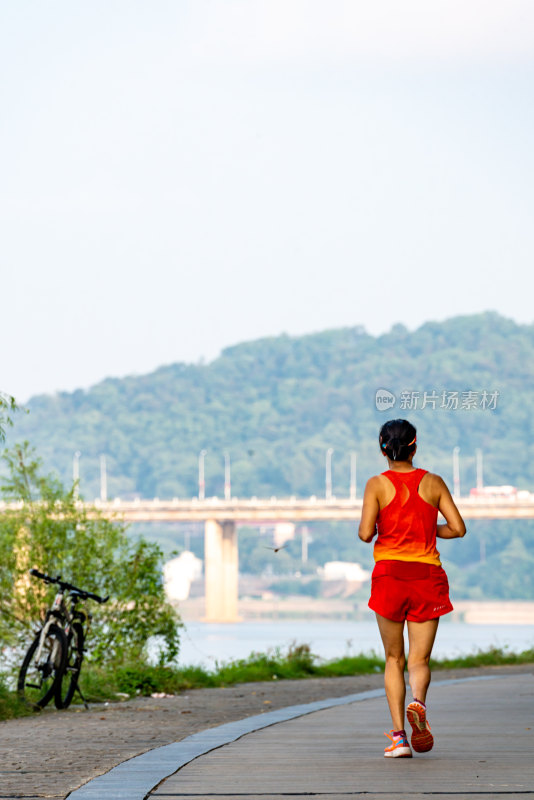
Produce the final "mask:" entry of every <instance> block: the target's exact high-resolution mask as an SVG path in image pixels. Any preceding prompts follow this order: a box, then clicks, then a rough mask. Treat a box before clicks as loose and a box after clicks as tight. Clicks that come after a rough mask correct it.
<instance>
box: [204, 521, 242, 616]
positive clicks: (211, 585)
mask: <svg viewBox="0 0 534 800" xmlns="http://www.w3.org/2000/svg"><path fill="white" fill-rule="evenodd" d="M204 569H205V595H206V616H205V621H206V622H237V621H238V619H239V618H238V616H237V580H238V574H239V566H238V555H237V531H236V526H235V522H219V521H218V520H216V519H208V520H206V524H205V528H204Z"/></svg>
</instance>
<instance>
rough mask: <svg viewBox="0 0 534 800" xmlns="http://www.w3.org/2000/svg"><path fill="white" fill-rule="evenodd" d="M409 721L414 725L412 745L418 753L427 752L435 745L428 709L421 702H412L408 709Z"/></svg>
mask: <svg viewBox="0 0 534 800" xmlns="http://www.w3.org/2000/svg"><path fill="white" fill-rule="evenodd" d="M406 716H407V717H408V722H409V723H410V725H411V726H412V747H413V749H414V750H415V752H416V753H426V752H427V751H428V750H432V748H433V747H434V737H433V736H432V733H431V731H430V725H429V724H428V722H427V718H426V711H425V709H424V707H423V706H422V705H421V703H417V702H415V701H414V702H413V703H410V705H409V706H408V708H407V709H406Z"/></svg>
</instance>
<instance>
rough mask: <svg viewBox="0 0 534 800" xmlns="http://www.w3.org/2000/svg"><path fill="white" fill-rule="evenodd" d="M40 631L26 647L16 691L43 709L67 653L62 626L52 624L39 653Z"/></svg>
mask: <svg viewBox="0 0 534 800" xmlns="http://www.w3.org/2000/svg"><path fill="white" fill-rule="evenodd" d="M40 642H41V634H40V633H39V634H38V635H37V636H36V637H35V639H34V640H33V642H32V643H31V645H30V646H29V648H28V650H27V652H26V655H25V656H24V660H23V662H22V666H21V668H20V672H19V678H18V682H17V691H18V693H19V695H20V696H21V697H23V698H24V700H25V701H26V702H27V703H29V704H30V705H31V706H32V707H33V708H34V709H35V710H39V709H41V708H44V707H45V706H46V704H47V703H49V702H50V700H51V699H52V697H53V696H54V694H55V691H56V685H57V683H58V681H60V679H61V675H62V673H63V669H64V668H65V659H66V656H67V638H66V636H65V634H64V633H63V631H62V630H61V628H59V627H58V626H57V625H51V626H50V627H49V628H48V631H47V633H46V636H45V637H44V641H43V646H42V648H41V652H40V653H39V645H40Z"/></svg>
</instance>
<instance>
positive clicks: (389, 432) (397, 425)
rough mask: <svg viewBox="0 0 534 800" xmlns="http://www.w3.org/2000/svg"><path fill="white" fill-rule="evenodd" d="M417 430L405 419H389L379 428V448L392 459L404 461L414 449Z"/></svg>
mask: <svg viewBox="0 0 534 800" xmlns="http://www.w3.org/2000/svg"><path fill="white" fill-rule="evenodd" d="M416 436H417V431H416V430H415V428H414V426H413V425H412V423H411V422H408V420H407V419H390V420H388V422H385V423H384V424H383V425H382V427H381V428H380V434H379V437H378V441H379V442H380V449H381V450H382V452H383V453H385V454H386V455H387V457H388V458H390V459H391V460H392V461H406V460H407V459H408V456H409V455H410V454H411V453H413V451H414V450H415V446H416V445H415V442H416Z"/></svg>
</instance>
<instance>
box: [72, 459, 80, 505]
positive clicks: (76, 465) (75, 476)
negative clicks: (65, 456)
mask: <svg viewBox="0 0 534 800" xmlns="http://www.w3.org/2000/svg"><path fill="white" fill-rule="evenodd" d="M80 456H81V452H80V451H79V450H76V452H75V453H74V456H73V458H72V481H73V483H74V497H75V499H76V500H77V499H78V497H79V495H80Z"/></svg>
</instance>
